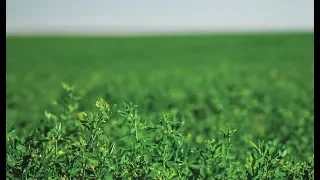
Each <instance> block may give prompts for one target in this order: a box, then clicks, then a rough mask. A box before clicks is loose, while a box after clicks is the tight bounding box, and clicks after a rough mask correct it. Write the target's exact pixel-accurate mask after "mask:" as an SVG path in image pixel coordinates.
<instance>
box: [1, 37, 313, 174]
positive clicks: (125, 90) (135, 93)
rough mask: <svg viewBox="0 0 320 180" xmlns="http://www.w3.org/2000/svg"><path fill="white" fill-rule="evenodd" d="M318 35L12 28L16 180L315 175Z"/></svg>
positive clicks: (9, 57)
mask: <svg viewBox="0 0 320 180" xmlns="http://www.w3.org/2000/svg"><path fill="white" fill-rule="evenodd" d="M313 38H314V34H313V33H312V32H305V33H304V32H301V33H273V34H271V33H270V34H229V35H228V34H221V35H180V36H174V35H172V36H169V35H168V36H135V37H133V36H132V37H130V36H128V37H100V36H92V37H89V36H88V37H85V36H8V37H7V38H6V41H7V42H6V125H7V132H6V133H7V147H6V149H7V153H6V154H7V158H6V160H7V161H6V162H7V163H6V174H7V178H8V179H313V178H314V166H313V162H314V159H313V156H314V155H313V154H314V126H313V125H314V105H313V103H314V95H313V93H314V55H313V53H314V45H313V44H314V40H313Z"/></svg>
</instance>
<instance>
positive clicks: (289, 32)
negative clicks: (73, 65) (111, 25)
mask: <svg viewBox="0 0 320 180" xmlns="http://www.w3.org/2000/svg"><path fill="white" fill-rule="evenodd" d="M313 34H314V31H313V30H298V31H294V30H286V31H279V30H278V31H273V30H271V31H236V32H167V33H166V32H161V33H127V34H121V33H119V34H117V33H93V34H91V33H74V32H72V33H68V32H66V33H9V32H7V33H6V38H7V39H8V38H15V37H17V38H19V37H162V36H164V37H167V36H169V37H170V36H248V35H249V36H254V35H313Z"/></svg>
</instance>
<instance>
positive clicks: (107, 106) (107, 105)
mask: <svg viewBox="0 0 320 180" xmlns="http://www.w3.org/2000/svg"><path fill="white" fill-rule="evenodd" d="M105 107H106V108H107V109H108V111H110V105H109V104H107V103H106V104H105Z"/></svg>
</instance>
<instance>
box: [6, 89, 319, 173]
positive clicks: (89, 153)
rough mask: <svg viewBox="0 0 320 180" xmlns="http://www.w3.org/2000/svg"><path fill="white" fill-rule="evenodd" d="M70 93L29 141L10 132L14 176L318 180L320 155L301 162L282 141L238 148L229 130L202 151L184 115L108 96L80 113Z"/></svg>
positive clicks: (65, 93) (9, 169) (71, 91)
mask: <svg viewBox="0 0 320 180" xmlns="http://www.w3.org/2000/svg"><path fill="white" fill-rule="evenodd" d="M63 88H64V91H63V94H62V96H61V99H60V100H59V101H58V102H57V105H56V108H54V109H52V110H51V111H50V112H48V111H46V112H45V113H44V117H43V120H42V123H41V124H40V125H39V126H38V127H37V128H35V129H34V131H32V132H31V133H30V134H29V136H26V137H17V135H16V134H15V130H14V129H8V130H7V138H6V143H7V163H6V172H7V173H6V174H7V178H10V179H313V178H314V166H313V155H312V156H310V157H309V158H308V159H307V160H304V161H302V160H296V159H295V158H294V157H293V156H292V155H291V154H290V151H288V149H287V147H286V146H285V145H284V144H283V143H281V142H279V140H278V139H274V140H270V141H257V142H253V141H251V139H249V138H246V139H245V142H246V144H247V146H245V145H242V146H241V147H237V143H235V141H233V139H234V138H236V140H238V139H239V138H237V137H239V136H241V134H239V132H237V130H234V129H226V130H221V135H220V136H217V137H212V138H209V139H207V140H206V141H204V142H203V143H200V144H199V145H198V146H194V145H192V144H191V143H190V140H189V141H188V140H187V139H188V137H186V136H184V135H183V131H182V130H183V128H184V124H185V121H184V119H183V117H181V116H178V115H177V114H167V113H165V114H163V115H161V116H159V117H155V118H149V119H148V120H146V119H144V118H143V117H142V116H141V115H140V114H139V112H138V108H137V106H136V105H133V104H132V103H129V104H124V106H117V105H110V104H108V103H107V102H106V101H104V100H103V99H102V98H100V99H98V100H97V101H96V103H95V105H96V107H97V109H96V111H92V112H86V111H84V112H81V113H79V109H78V108H79V97H78V96H77V95H76V94H75V92H74V89H73V87H70V86H68V85H66V84H63ZM298 132H299V131H293V132H291V133H298ZM297 145H298V144H297ZM245 147H247V148H245ZM238 148H240V149H242V150H241V151H239V149H238Z"/></svg>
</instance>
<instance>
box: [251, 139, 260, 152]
mask: <svg viewBox="0 0 320 180" xmlns="http://www.w3.org/2000/svg"><path fill="white" fill-rule="evenodd" d="M249 143H250V144H251V146H252V147H254V149H255V150H256V151H258V152H259V153H260V149H259V148H258V146H257V145H256V144H255V143H254V142H252V141H251V140H249Z"/></svg>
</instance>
